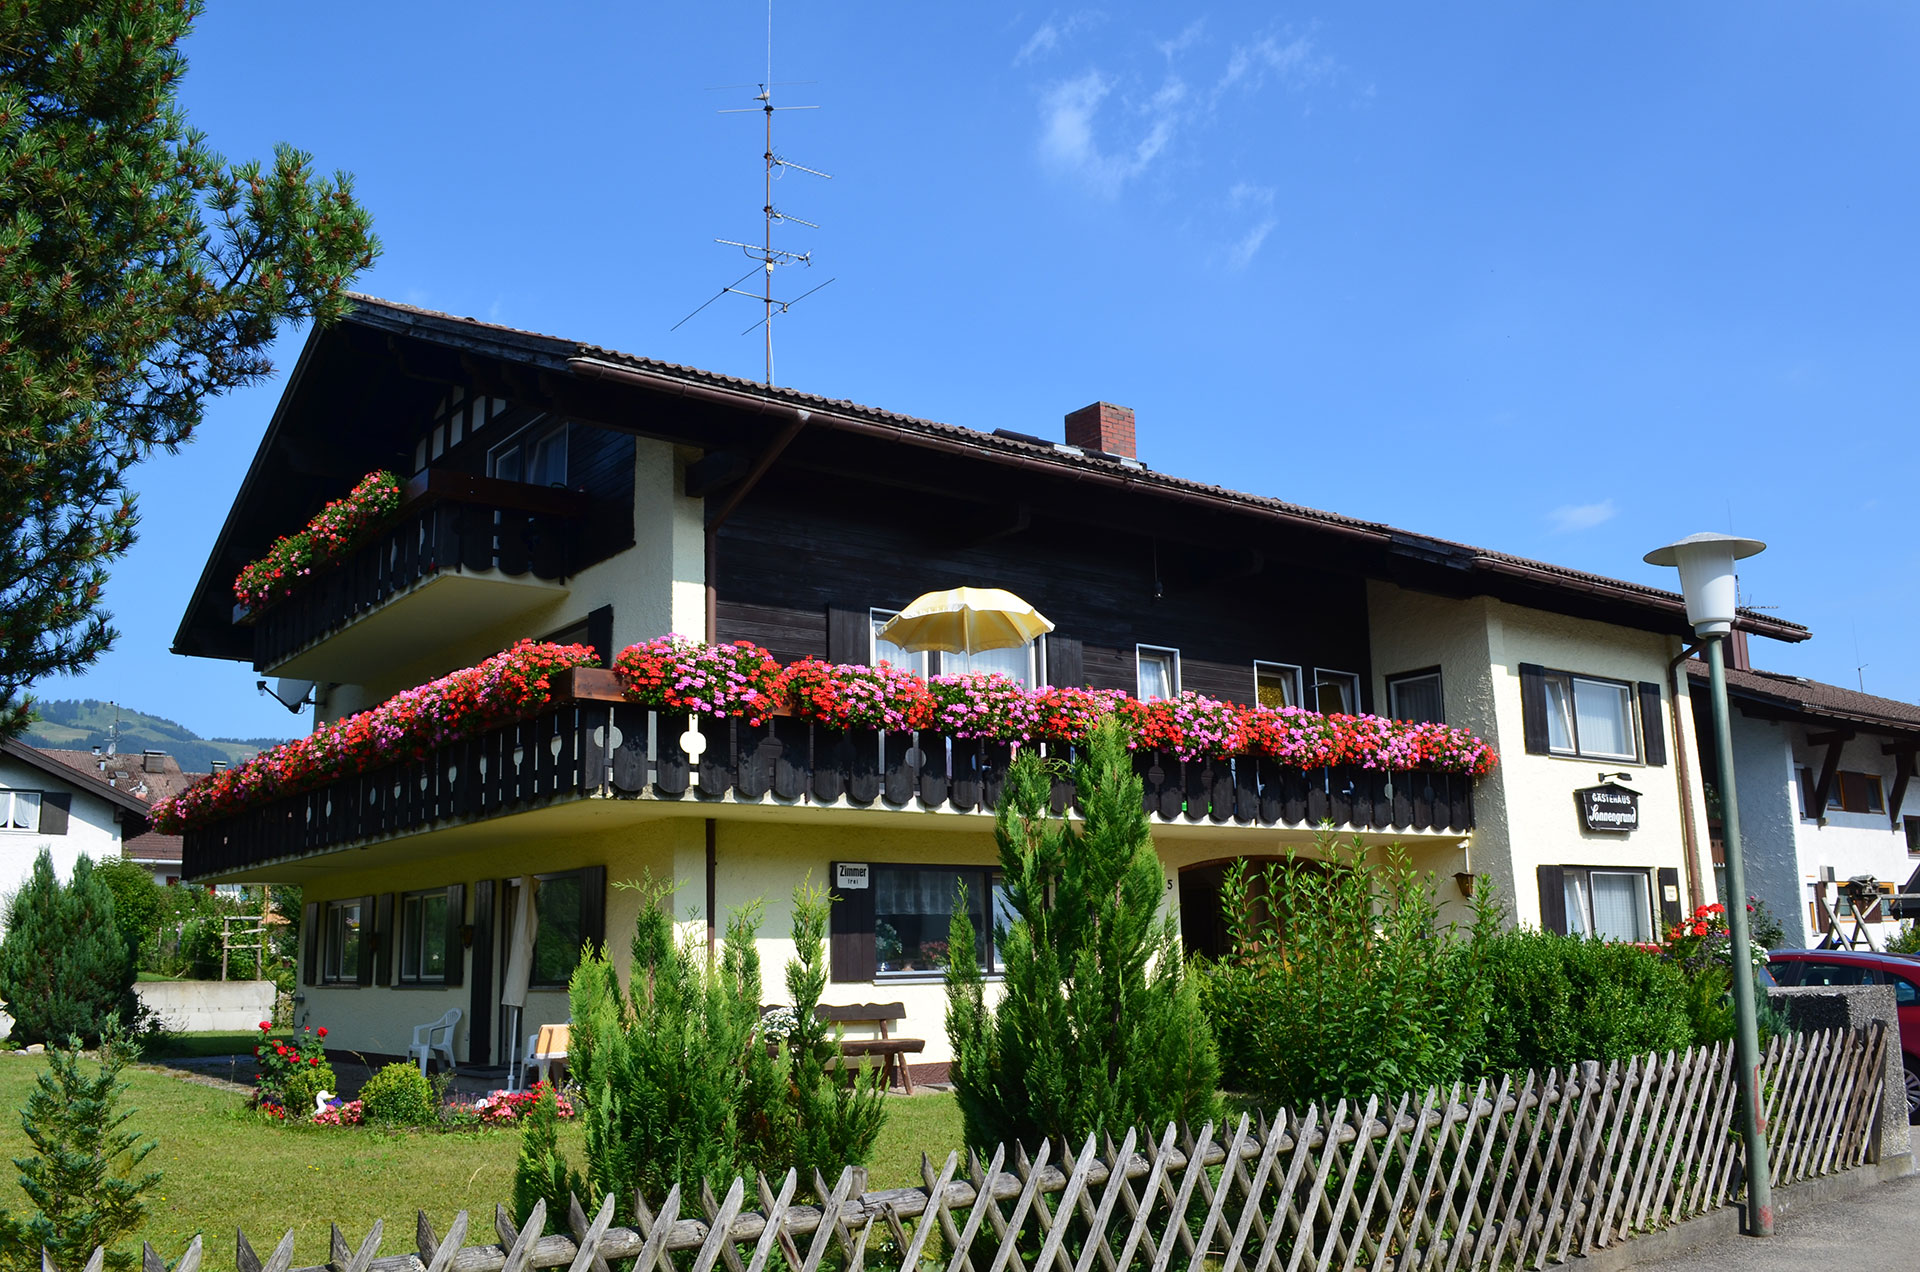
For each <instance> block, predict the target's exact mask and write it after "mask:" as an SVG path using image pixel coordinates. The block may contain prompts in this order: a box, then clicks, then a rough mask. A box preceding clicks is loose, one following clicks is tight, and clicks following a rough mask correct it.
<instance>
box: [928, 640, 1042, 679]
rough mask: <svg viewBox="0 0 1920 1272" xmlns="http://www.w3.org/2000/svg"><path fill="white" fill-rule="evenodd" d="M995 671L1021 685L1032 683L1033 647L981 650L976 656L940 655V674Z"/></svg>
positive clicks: (1029, 645) (1020, 646) (1027, 645)
mask: <svg viewBox="0 0 1920 1272" xmlns="http://www.w3.org/2000/svg"><path fill="white" fill-rule="evenodd" d="M986 671H997V672H999V673H1000V674H1001V675H1003V676H1010V677H1012V678H1013V679H1014V680H1016V681H1018V682H1019V683H1021V684H1023V685H1030V684H1032V683H1033V645H1032V644H1026V645H1018V646H1015V647H1014V648H1012V649H983V650H981V651H980V652H979V653H977V654H947V653H943V654H941V655H940V674H941V675H943V676H957V675H963V674H977V673H979V672H986Z"/></svg>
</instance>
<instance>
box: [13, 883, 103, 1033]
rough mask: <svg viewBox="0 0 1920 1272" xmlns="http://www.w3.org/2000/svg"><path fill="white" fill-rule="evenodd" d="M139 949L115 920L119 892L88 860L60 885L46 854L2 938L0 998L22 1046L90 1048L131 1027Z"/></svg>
mask: <svg viewBox="0 0 1920 1272" xmlns="http://www.w3.org/2000/svg"><path fill="white" fill-rule="evenodd" d="M134 972H135V968H134V958H133V951H132V950H130V949H129V948H128V947H127V943H126V940H125V938H124V937H123V936H122V935H121V933H120V929H119V927H118V926H117V925H116V924H115V922H114V904H113V893H112V891H111V890H110V889H109V888H108V887H107V885H106V883H105V882H104V881H103V880H102V879H101V878H100V877H99V876H98V875H97V874H96V873H95V871H94V866H93V862H92V861H91V860H90V859H88V858H87V857H85V856H82V857H81V858H80V860H79V861H78V862H77V863H76V864H75V865H74V868H73V878H72V880H71V881H70V882H68V883H64V884H63V883H61V882H60V879H59V877H58V876H57V875H55V874H54V870H53V854H52V853H51V852H50V851H48V850H47V849H45V848H42V849H41V850H40V855H39V857H37V858H36V859H35V860H34V863H33V873H32V874H31V875H30V876H28V878H27V881H26V883H24V884H22V885H21V887H20V890H19V891H18V892H16V893H15V894H14V895H13V899H12V901H11V903H10V904H9V905H8V907H7V934H6V938H5V939H4V940H0V999H4V1000H5V1001H6V1003H7V1010H8V1011H9V1012H11V1013H12V1014H13V1037H14V1040H15V1041H16V1042H22V1043H35V1042H58V1041H62V1040H64V1039H65V1038H67V1037H68V1036H69V1035H73V1036H76V1037H78V1038H79V1039H81V1041H82V1042H84V1043H85V1044H86V1045H88V1046H92V1045H94V1044H96V1043H98V1042H99V1041H100V1039H101V1037H102V1035H103V1034H105V1033H106V1032H108V1031H109V1030H111V1029H113V1028H114V1027H115V1026H120V1025H131V1024H132V1023H133V1022H134V1018H135V1015H136V1010H135V1001H134V996H133V982H134Z"/></svg>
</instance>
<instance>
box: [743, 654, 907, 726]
mask: <svg viewBox="0 0 1920 1272" xmlns="http://www.w3.org/2000/svg"><path fill="white" fill-rule="evenodd" d="M778 697H779V699H780V701H782V702H784V703H785V704H786V705H787V708H788V709H789V710H791V711H792V712H793V714H794V715H796V716H798V717H800V718H801V719H803V720H814V721H817V722H819V723H820V724H824V725H827V726H829V727H830V728H835V729H922V728H925V727H926V726H927V723H928V722H929V721H930V720H932V719H933V697H932V695H931V694H929V693H928V692H927V682H926V681H925V680H923V679H921V678H920V677H919V676H916V675H915V674H913V673H912V672H910V671H907V670H906V669H905V668H901V667H895V666H894V665H893V664H892V663H887V662H883V663H881V664H880V665H879V666H878V667H862V666H858V665H851V664H845V663H842V664H834V663H829V662H826V661H824V660H822V659H819V658H803V659H801V660H800V661H799V662H797V663H790V664H788V666H787V669H786V670H785V671H783V672H781V673H780V680H779V688H778Z"/></svg>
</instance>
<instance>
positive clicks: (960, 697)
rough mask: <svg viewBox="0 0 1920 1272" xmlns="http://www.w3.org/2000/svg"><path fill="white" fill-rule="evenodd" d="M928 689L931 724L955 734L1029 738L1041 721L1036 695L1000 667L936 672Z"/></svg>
mask: <svg viewBox="0 0 1920 1272" xmlns="http://www.w3.org/2000/svg"><path fill="white" fill-rule="evenodd" d="M927 693H928V695H929V696H930V697H931V698H932V699H933V712H932V718H931V719H930V720H929V721H928V727H929V728H934V729H939V730H940V731H941V732H943V733H950V734H952V735H953V736H954V737H956V738H986V739H988V740H990V741H994V742H1027V741H1031V740H1032V739H1033V734H1034V729H1035V727H1036V726H1037V725H1038V724H1039V723H1040V706H1039V703H1038V701H1037V699H1036V698H1035V697H1034V695H1033V694H1032V693H1031V692H1029V691H1028V690H1027V689H1026V688H1024V687H1023V686H1022V685H1021V684H1020V683H1019V682H1018V681H1016V680H1014V679H1013V678H1012V677H1011V676H1008V675H1005V674H1003V673H1001V672H998V671H979V672H968V673H964V674H961V675H953V676H934V677H932V678H931V679H929V680H928V681H927Z"/></svg>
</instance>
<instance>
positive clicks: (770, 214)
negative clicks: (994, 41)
mask: <svg viewBox="0 0 1920 1272" xmlns="http://www.w3.org/2000/svg"><path fill="white" fill-rule="evenodd" d="M739 87H746V86H745V85H741V86H739ZM752 87H755V88H758V89H759V90H760V91H759V92H758V93H757V94H755V96H754V99H753V100H754V101H756V102H758V103H759V105H757V106H739V107H731V108H728V109H726V110H722V111H721V112H720V113H721V114H722V115H746V114H752V113H754V112H756V111H757V112H759V113H760V114H761V115H763V116H765V118H766V127H767V145H766V150H765V152H764V153H763V154H762V155H761V158H762V160H763V161H764V162H765V164H766V198H765V200H764V201H763V203H762V206H761V209H760V211H761V215H762V218H763V220H764V229H763V232H762V235H761V240H760V242H758V243H747V242H742V241H741V240H739V239H715V240H714V242H716V243H718V244H720V245H721V246H723V247H737V248H739V249H740V251H741V253H742V254H744V255H745V256H746V258H747V259H748V260H750V261H752V262H753V268H752V269H750V270H748V271H747V272H746V273H744V274H742V275H740V277H738V278H736V279H734V280H733V281H732V282H731V283H728V284H727V285H726V286H725V287H722V288H721V289H720V290H719V291H717V292H715V293H714V294H713V295H712V296H710V297H708V298H707V300H706V301H705V302H703V303H702V304H701V305H700V307H699V309H695V310H694V311H693V313H691V314H688V315H687V316H686V317H685V318H682V319H681V320H680V321H679V322H676V323H674V324H673V326H672V327H670V328H668V330H670V331H678V330H680V328H681V327H683V326H685V325H686V324H687V323H688V322H689V321H691V320H692V318H693V317H694V315H695V314H698V313H699V312H700V310H701V309H705V308H706V307H707V306H708V305H711V304H712V303H713V302H714V301H716V300H719V299H720V298H721V297H722V296H729V295H731V296H745V297H746V298H747V299H749V300H757V301H759V302H760V306H761V318H760V321H759V322H756V323H754V324H753V326H752V327H748V328H747V329H746V330H745V331H743V332H741V333H740V334H741V335H743V336H746V335H751V334H753V332H754V330H755V329H756V328H760V329H763V330H764V331H765V334H766V348H767V380H766V383H767V387H768V388H772V387H773V320H774V319H775V318H776V317H779V316H781V315H784V314H786V313H787V312H788V311H789V310H791V309H792V308H793V307H794V306H795V305H797V304H799V303H800V302H801V301H803V300H805V299H806V298H807V297H809V296H811V295H813V293H815V292H817V291H819V290H820V288H821V287H825V286H826V285H827V283H831V282H833V281H834V280H833V279H831V278H829V279H828V280H827V282H826V283H821V284H819V286H816V287H809V288H808V289H807V290H806V291H803V292H801V293H800V294H799V295H798V296H795V297H793V298H792V299H791V300H782V299H780V298H779V297H777V296H775V295H774V294H773V275H774V271H775V270H776V269H779V268H782V267H784V266H789V265H803V266H807V267H809V268H811V267H812V265H813V253H812V252H810V251H809V252H796V251H793V250H791V249H788V248H778V247H775V246H774V245H773V227H774V223H775V222H776V221H781V222H784V221H791V222H793V223H794V224H795V225H804V226H806V227H807V228H808V229H810V230H817V229H819V228H820V227H819V225H817V224H815V223H814V222H812V221H809V220H806V219H804V218H802V217H797V216H794V215H793V214H791V213H788V212H782V211H781V210H780V209H779V208H778V207H776V206H775V205H774V202H773V183H774V181H775V180H776V179H778V178H780V177H783V176H785V175H786V173H787V170H788V169H789V168H791V169H792V170H794V171H795V172H804V173H806V174H807V175H808V176H811V177H819V178H821V179H822V180H824V181H831V180H833V175H832V174H831V173H827V172H822V171H820V170H819V169H818V168H809V167H807V166H806V165H805V164H799V163H795V162H793V160H791V159H788V158H786V157H785V156H783V155H781V154H780V153H779V152H778V151H776V150H775V149H774V148H773V116H774V112H776V111H783V110H819V109H820V108H819V107H818V106H777V105H775V104H774V100H773V90H774V89H775V88H776V87H781V85H777V84H776V83H775V82H774V78H773V0H767V78H766V80H765V81H764V82H763V83H760V84H756V85H753V86H752ZM755 274H758V275H760V290H759V291H751V290H748V289H746V288H745V287H743V286H742V284H744V283H745V282H746V281H747V280H748V279H750V278H752V277H753V276H754V275H755Z"/></svg>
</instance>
